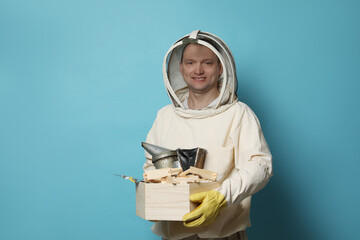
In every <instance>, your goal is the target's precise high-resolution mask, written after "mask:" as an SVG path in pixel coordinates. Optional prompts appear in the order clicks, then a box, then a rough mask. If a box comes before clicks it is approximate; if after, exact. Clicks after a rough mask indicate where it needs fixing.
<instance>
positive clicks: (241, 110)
mask: <svg viewBox="0 0 360 240" xmlns="http://www.w3.org/2000/svg"><path fill="white" fill-rule="evenodd" d="M163 74H164V82H165V86H166V89H167V92H168V95H169V97H170V99H171V101H172V104H170V105H167V106H165V107H163V108H162V109H160V110H159V112H158V114H157V117H156V120H155V122H154V124H153V126H152V128H151V130H150V132H149V134H148V136H147V140H146V141H147V142H148V143H151V144H155V145H159V146H162V147H165V148H169V149H177V148H183V149H191V148H196V147H201V148H204V149H206V150H207V155H206V161H205V165H204V169H208V170H211V171H215V172H217V173H218V179H217V180H218V181H219V182H220V183H221V186H220V187H219V188H218V189H215V190H211V191H208V192H203V193H198V194H193V195H191V196H190V200H191V201H193V202H199V203H201V205H200V206H199V207H198V208H197V209H195V210H194V211H192V212H190V213H188V214H186V215H185V216H184V217H183V222H175V221H174V222H171V221H161V222H156V223H154V225H153V227H152V231H153V232H154V233H155V234H157V235H159V236H162V237H163V238H164V239H219V238H220V239H247V235H246V228H247V227H249V226H250V219H249V215H250V202H251V195H253V194H254V193H256V192H257V191H259V190H260V189H261V188H263V187H264V186H265V185H266V183H267V182H268V180H269V178H270V177H271V176H272V157H271V154H270V151H269V148H268V146H267V143H266V141H265V138H264V136H263V133H262V131H261V127H260V123H259V121H258V119H257V117H256V116H255V114H254V113H253V112H252V110H251V109H250V108H249V107H248V106H247V105H246V104H244V103H242V102H239V101H238V99H237V96H236V84H237V78H236V69H235V63H234V59H233V56H232V54H231V52H230V50H229V48H228V47H227V46H226V44H225V43H224V42H223V41H222V40H221V39H220V38H218V37H216V36H215V35H213V34H210V33H206V32H201V31H193V32H192V33H191V34H189V35H186V36H185V37H183V38H181V39H179V40H178V41H177V42H175V44H174V45H173V46H172V47H171V48H170V49H169V51H168V52H167V53H166V55H165V59H164V65H163ZM151 169H154V166H153V164H152V161H151V155H149V154H147V153H146V162H145V164H144V170H145V171H146V170H151Z"/></svg>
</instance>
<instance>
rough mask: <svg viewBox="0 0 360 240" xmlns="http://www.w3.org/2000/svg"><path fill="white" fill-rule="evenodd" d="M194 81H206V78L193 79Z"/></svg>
mask: <svg viewBox="0 0 360 240" xmlns="http://www.w3.org/2000/svg"><path fill="white" fill-rule="evenodd" d="M192 79H193V80H196V81H204V80H205V79H206V77H192Z"/></svg>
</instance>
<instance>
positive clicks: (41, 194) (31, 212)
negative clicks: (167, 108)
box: [0, 0, 360, 240]
mask: <svg viewBox="0 0 360 240" xmlns="http://www.w3.org/2000/svg"><path fill="white" fill-rule="evenodd" d="M359 12H360V2H359V1H355V0H354V1H350V0H342V1H340V0H337V1H334V0H323V1H321V0H306V1H291V0H273V1H269V0H253V1H210V0H206V1H187V0H184V1H145V0H142V1H131V2H130V1H126V2H122V1H109V0H102V1H99V0H94V1H46V0H43V1H17V0H13V1H10V0H9V1H4V0H1V1H0V114H1V118H0V123H1V125H0V239H2V240H18V239H29V240H30V239H31V240H32V239H34V240H35V239H36V240H45V239H46V240H49V239H54V240H55V239H56V240H58V239H59V240H60V239H70V240H72V239H158V237H156V236H155V235H153V234H152V233H151V231H150V229H149V228H150V225H151V224H150V223H149V222H147V221H145V220H143V219H141V218H139V217H137V216H136V215H135V196H134V193H135V191H134V185H133V184H132V183H131V182H128V181H124V180H122V179H120V178H117V177H114V176H113V175H112V174H113V173H124V174H128V175H132V176H141V174H142V169H141V167H142V164H143V161H144V157H143V154H144V153H143V150H142V148H141V147H140V142H141V141H144V140H145V137H146V134H147V132H148V130H149V129H150V127H151V125H152V122H153V120H154V118H155V116H156V112H157V110H158V109H159V108H160V107H162V106H163V105H165V104H168V103H169V99H168V97H167V95H166V91H165V88H164V86H163V82H162V81H163V80H162V72H161V71H162V69H161V68H162V60H163V56H164V54H165V52H166V51H167V49H168V48H169V47H170V46H171V44H172V43H173V42H174V41H175V40H177V39H178V38H180V37H182V36H183V35H185V34H187V33H190V32H191V31H192V30H195V29H201V30H204V31H208V32H212V33H214V34H216V35H218V36H220V37H221V38H222V39H223V40H224V41H225V42H226V43H227V44H228V45H229V47H230V48H231V49H232V51H233V54H234V56H235V59H236V64H237V70H238V78H239V90H238V94H239V99H240V100H241V101H243V102H246V103H247V104H248V105H249V106H250V107H251V108H252V109H253V110H254V111H255V112H256V114H257V115H258V117H259V119H260V121H261V123H262V127H263V131H264V133H265V136H266V138H267V140H268V143H269V146H270V148H271V150H272V153H273V156H274V177H273V178H272V179H271V182H270V183H269V185H268V186H267V187H266V188H265V189H264V190H262V191H261V192H260V193H258V194H257V195H255V196H254V198H253V199H254V201H253V205H252V218H251V219H252V223H253V226H252V227H251V228H250V229H249V236H250V240H261V239H291V240H297V239H314V240H315V239H316V240H317V239H327V240H335V239H360V232H359V227H358V225H359V223H360V219H359V214H360V211H359V203H360V194H359V188H360V187H359V183H360V174H359V170H360V161H359V160H360V157H359V156H360V150H359V149H360V146H359V143H360V141H359V140H360V129H359V122H360V108H359V103H360V97H359V92H360V14H359Z"/></svg>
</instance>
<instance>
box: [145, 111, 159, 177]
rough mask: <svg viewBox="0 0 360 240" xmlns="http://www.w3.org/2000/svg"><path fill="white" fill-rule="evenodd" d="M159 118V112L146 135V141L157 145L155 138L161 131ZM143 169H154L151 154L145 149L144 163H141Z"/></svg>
mask: <svg viewBox="0 0 360 240" xmlns="http://www.w3.org/2000/svg"><path fill="white" fill-rule="evenodd" d="M159 119H160V117H159V113H158V114H157V116H156V119H155V121H154V123H153V125H152V127H151V129H150V131H149V133H148V135H147V137H146V142H147V143H150V144H155V145H158V143H157V142H156V139H157V135H158V134H159V131H161V127H159V125H160V123H159V122H160V120H159ZM143 170H144V171H149V170H155V166H154V164H153V163H152V156H151V155H150V154H149V153H148V152H146V151H145V163H144V165H143Z"/></svg>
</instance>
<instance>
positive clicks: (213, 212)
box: [183, 190, 226, 227]
mask: <svg viewBox="0 0 360 240" xmlns="http://www.w3.org/2000/svg"><path fill="white" fill-rule="evenodd" d="M190 201H192V202H199V203H201V204H200V205H199V206H198V207H197V208H196V209H194V210H193V211H191V212H189V213H188V214H185V215H184V216H183V221H184V226H185V227H200V226H206V225H210V224H211V223H213V222H214V221H215V219H216V217H217V216H218V215H219V213H220V210H221V209H223V208H224V207H226V200H225V197H224V196H223V195H222V194H221V193H219V192H218V191H216V190H210V191H207V192H200V193H195V194H191V195H190Z"/></svg>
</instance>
